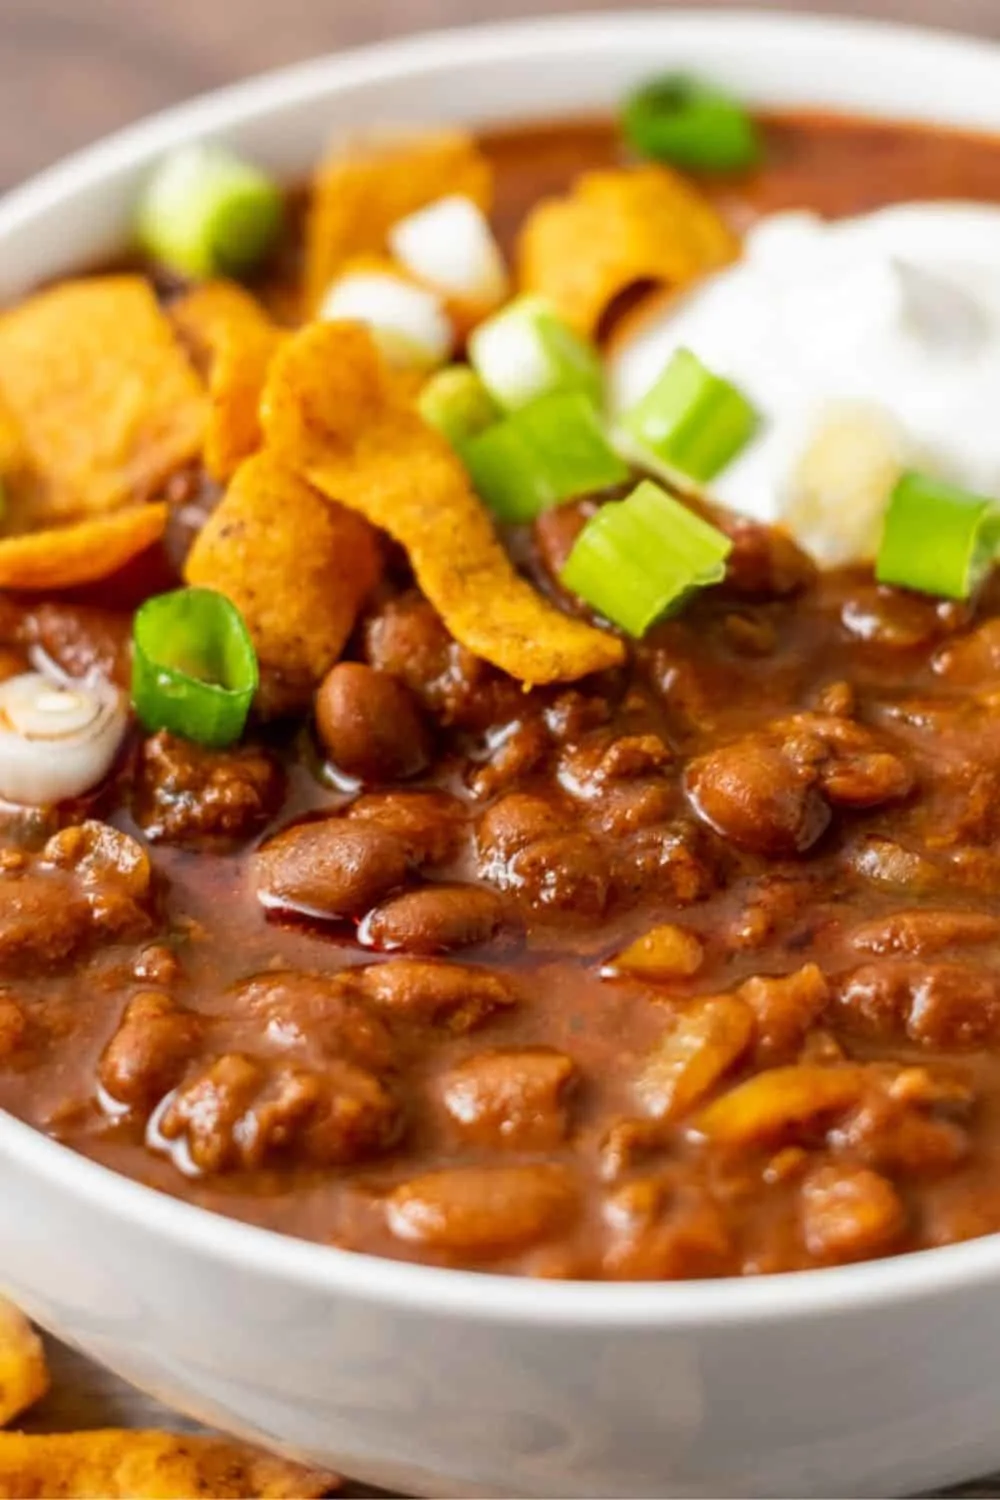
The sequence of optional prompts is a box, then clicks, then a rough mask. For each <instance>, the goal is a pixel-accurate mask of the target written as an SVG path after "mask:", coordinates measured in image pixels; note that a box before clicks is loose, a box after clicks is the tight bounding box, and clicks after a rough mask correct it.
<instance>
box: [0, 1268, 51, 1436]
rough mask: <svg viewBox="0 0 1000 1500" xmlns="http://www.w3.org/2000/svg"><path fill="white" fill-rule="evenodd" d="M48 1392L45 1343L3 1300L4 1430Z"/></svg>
mask: <svg viewBox="0 0 1000 1500" xmlns="http://www.w3.org/2000/svg"><path fill="white" fill-rule="evenodd" d="M48 1388H49V1372H48V1367H47V1366H46V1363H45V1351H44V1349H43V1347H42V1341H41V1339H40V1338H39V1337H38V1334H37V1333H36V1332H35V1330H34V1329H33V1328H32V1326H31V1324H30V1323H29V1322H28V1320H27V1318H26V1317H25V1316H24V1314H23V1313H22V1312H19V1311H18V1310H17V1308H16V1307H14V1306H13V1305H12V1304H11V1303H10V1302H8V1301H6V1299H4V1298H2V1297H0V1426H6V1425H7V1423H8V1422H12V1421H13V1420H14V1418H15V1417H17V1416H20V1414H21V1412H23V1411H26V1410H27V1408H28V1407H29V1406H33V1405H34V1403H35V1402H36V1401H40V1400H41V1398H42V1397H43V1396H44V1395H45V1392H46V1391H47V1390H48Z"/></svg>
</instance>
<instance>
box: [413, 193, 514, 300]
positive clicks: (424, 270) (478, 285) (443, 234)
mask: <svg viewBox="0 0 1000 1500" xmlns="http://www.w3.org/2000/svg"><path fill="white" fill-rule="evenodd" d="M389 248H390V249H391V250H392V253H393V255H394V256H395V257H396V259H397V260H398V261H399V262H400V264H401V265H403V266H405V267H406V269H407V270H408V271H409V272H410V273H411V274H412V275H413V276H415V277H416V278H417V280H418V281H425V282H426V283H427V284H428V285H429V286H432V287H436V288H437V289H438V290H439V291H441V292H444V293H445V294H446V295H447V296H449V297H457V298H460V299H462V300H463V301H468V302H473V303H477V304H481V305H482V306H483V307H484V309H489V308H491V307H497V306H498V305H499V304H500V303H501V302H503V301H504V299H505V298H506V296H507V294H508V291H509V282H508V277H507V267H506V266H505V265H504V261H503V256H502V255H501V253H500V246H499V245H498V244H497V242H496V240H495V239H494V238H493V231H492V229H491V228H490V226H489V221H488V219H487V218H486V215H485V214H484V213H483V212H482V210H481V209H480V208H479V207H477V205H476V204H475V203H473V201H472V199H471V198H463V197H460V196H459V195H458V194H457V193H456V194H453V195H452V196H451V197H448V198H439V199H438V200H437V202H436V203H430V204H428V206H427V207H426V208H421V209H419V210H418V211H417V213H415V214H410V215H409V217H408V218H406V219H400V220H399V222H398V223H397V224H395V225H393V228H392V230H391V232H390V234H389Z"/></svg>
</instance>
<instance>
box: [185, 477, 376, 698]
mask: <svg viewBox="0 0 1000 1500" xmlns="http://www.w3.org/2000/svg"><path fill="white" fill-rule="evenodd" d="M381 561H382V559H381V550H380V547H379V542H378V538H377V537H376V535H375V533H374V532H373V531H372V529H371V527H370V526H368V525H367V523H366V522H365V521H363V520H362V519H361V518H360V516H356V515H354V514H352V512H351V511H349V510H344V509H343V508H342V507H341V506H339V505H331V504H330V503H329V501H328V500H326V499H324V498H323V496H322V495H319V494H317V493H316V491H315V490H314V489H312V488H311V487H310V485H308V484H307V483H306V482H305V481H304V480H303V479H300V478H298V477H297V476H296V474H295V473H294V472H292V471H291V470H290V469H288V468H286V467H285V466H284V465H283V464H281V463H280V462H278V461H277V460H276V459H274V458H272V457H271V456H270V455H269V454H266V453H263V454H258V455H257V456H256V457H254V458H251V459H248V460H247V462H246V463H245V464H243V466H242V467H241V468H240V469H239V471H238V472H237V474H236V476H235V478H234V479H233V481H232V483H231V484H230V486H229V489H228V490H227V492H226V494H225V496H224V497H223V499H222V502H221V504H220V505H218V506H217V507H216V509H215V510H214V511H213V513H212V514H211V515H210V516H209V518H208V520H207V521H206V523H205V525H204V527H203V528H202V530H201V532H200V533H199V535H198V537H197V538H196V539H195V543H194V546H193V547H192V548H191V551H190V553H189V555H188V560H187V565H186V568H185V577H186V579H187V582H188V583H191V584H196V585H203V586H204V587H206V588H213V589H218V590H219V592H220V593H223V594H225V595H226V596H227V598H229V599H231V600H232V601H233V603H234V604H235V605H236V607H237V609H238V610H239V611H240V613H241V614H242V616H243V618H244V620H245V621H246V625H247V629H248V630H249V631H250V635H251V637H252V638H253V643H254V646H255V647H256V650H257V658H258V661H259V662H260V669H261V687H260V692H259V694H258V708H260V709H261V710H262V711H263V712H265V713H268V714H274V713H286V712H289V711H291V710H292V709H295V708H299V707H305V706H307V705H308V703H309V700H310V697H311V695H312V692H313V690H314V688H315V687H316V686H317V684H318V683H319V682H320V680H321V678H322V677H323V676H324V675H325V673H326V672H327V671H328V670H329V668H330V667H331V666H332V665H333V663H334V662H335V661H336V660H337V658H338V657H339V656H340V653H341V651H342V649H343V646H344V642H345V641H346V640H347V637H348V636H349V635H350V633H351V630H352V629H353V627H354V621H355V619H356V618H357V614H358V610H359V609H360V608H361V605H362V604H363V603H364V601H365V599H366V598H367V596H368V594H369V593H370V592H371V590H372V588H373V587H374V586H375V583H376V581H377V579H378V576H379V573H380V571H381Z"/></svg>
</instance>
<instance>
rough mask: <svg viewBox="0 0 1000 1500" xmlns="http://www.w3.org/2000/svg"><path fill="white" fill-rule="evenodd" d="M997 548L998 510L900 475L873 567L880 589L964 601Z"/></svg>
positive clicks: (947, 487)
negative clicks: (885, 587) (896, 588)
mask: <svg viewBox="0 0 1000 1500" xmlns="http://www.w3.org/2000/svg"><path fill="white" fill-rule="evenodd" d="M998 546H1000V505H998V504H997V502H996V501H994V500H990V499H987V498H986V497H985V496H983V495H973V494H970V492H969V491H968V490H963V489H960V488H958V486H956V485H952V484H946V483H945V482H944V481H943V480H940V479H933V478H930V477H929V476H928V475H926V474H914V473H910V474H904V475H903V477H902V478H901V479H900V480H899V482H898V484H897V485H896V488H895V489H894V490H893V492H892V496H891V498H890V500H889V509H888V510H887V511H886V516H885V525H884V528H883V531H882V543H881V546H880V547H879V550H878V557H877V559H876V562H875V576H876V577H877V579H878V581H879V582H880V583H893V584H897V585H899V586H900V587H901V588H908V589H916V590H917V591H918V592H919V593H922V594H936V595H938V596H939V597H941V598H944V599H967V598H968V597H969V595H970V594H971V593H973V592H974V591H975V589H976V588H977V587H978V585H979V584H980V583H981V582H982V580H983V578H984V577H985V576H986V574H987V573H988V572H989V570H990V568H991V567H992V565H993V562H994V560H995V558H996V555H997V548H998Z"/></svg>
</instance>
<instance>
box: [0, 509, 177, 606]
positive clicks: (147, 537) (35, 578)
mask: <svg viewBox="0 0 1000 1500" xmlns="http://www.w3.org/2000/svg"><path fill="white" fill-rule="evenodd" d="M167 514H168V507H167V506H166V505H164V504H157V505H130V506H129V508H128V510H118V511H115V512H114V514H113V515H110V516H95V517H94V518H93V520H91V521H78V522H77V523H76V525H74V526H58V527H52V528H50V529H49V530H46V531H34V532H31V533H30V534H29V535H27V536H8V537H0V589H25V590H35V589H65V588H72V587H73V586H74V585H76V584H78V583H95V582H96V581H97V580H98V579H99V578H107V577H109V576H110V574H112V573H115V572H117V570H118V569H119V568H122V567H124V566H125V564H126V563H127V562H130V561H131V559H132V558H133V557H137V556H138V555H139V553H140V552H145V550H146V548H147V547H151V546H152V545H153V543H154V542H158V541H159V539H160V537H161V536H162V535H163V533H164V530H165V529H166V525H167Z"/></svg>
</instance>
